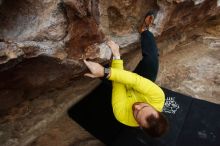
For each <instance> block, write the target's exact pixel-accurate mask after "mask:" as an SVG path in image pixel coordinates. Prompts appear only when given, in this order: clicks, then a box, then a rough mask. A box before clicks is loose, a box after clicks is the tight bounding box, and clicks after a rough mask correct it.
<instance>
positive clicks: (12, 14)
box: [0, 0, 220, 146]
mask: <svg viewBox="0 0 220 146" xmlns="http://www.w3.org/2000/svg"><path fill="white" fill-rule="evenodd" d="M151 9H153V10H155V11H156V12H157V17H156V19H155V25H154V26H153V27H152V28H151V29H150V30H151V31H152V32H153V33H154V35H155V37H156V39H157V43H158V48H159V51H160V60H161V64H160V73H159V76H158V80H157V83H158V84H160V85H162V86H163V87H167V88H170V89H173V90H176V91H178V92H182V93H185V94H188V95H191V96H194V97H196V98H201V99H205V100H208V101H211V102H215V103H220V102H219V101H220V100H219V98H218V97H219V76H218V75H219V56H218V54H219V47H220V42H219V39H220V34H219V32H220V27H219V25H220V21H219V18H220V2H219V0H0V81H1V82H0V145H3V146H25V145H34V146H37V145H39V146H40V145H54V143H53V142H52V141H53V139H56V138H51V137H57V139H61V140H63V143H59V146H68V145H74V144H75V145H94V143H96V144H97V145H103V144H102V143H101V142H99V141H98V140H95V139H94V137H93V136H91V135H90V134H89V133H87V132H85V131H84V129H82V128H80V127H79V125H77V124H74V122H73V125H71V122H72V121H70V119H68V117H66V116H67V115H66V112H67V110H68V109H69V108H70V107H71V106H73V105H74V104H75V103H76V102H78V101H79V100H81V99H82V98H83V97H84V96H85V95H87V94H89V93H90V92H91V91H92V90H93V89H94V88H95V87H96V86H97V85H98V84H99V83H100V81H99V80H98V79H97V80H92V79H87V78H85V77H83V74H84V73H85V72H86V71H88V70H87V69H86V67H85V65H84V64H83V61H82V60H83V59H86V58H87V59H90V60H94V61H97V62H99V63H101V64H106V63H109V58H110V57H111V52H110V51H109V48H108V47H107V45H106V40H108V39H112V40H114V41H116V42H117V43H118V44H119V45H120V48H121V53H122V58H123V59H124V60H125V66H126V69H128V70H133V69H134V68H135V66H136V65H137V63H138V61H139V60H140V59H141V54H140V44H139V34H138V32H137V28H138V27H139V26H140V25H141V23H142V22H143V17H144V15H145V14H146V12H147V11H148V10H151ZM62 122H64V123H66V124H67V125H68V124H69V125H71V126H70V127H71V128H72V129H74V127H75V130H76V131H75V133H74V132H70V133H69V135H66V137H65V135H64V133H65V132H63V133H62V132H61V131H60V129H59V128H60V126H61V125H60V123H62ZM52 124H53V126H51V125H52ZM63 128H64V129H65V130H66V132H67V133H68V128H67V127H65V126H64V127H63ZM56 131H57V135H56V134H54V133H55V132H56ZM83 131H84V132H83ZM76 133H80V134H79V135H76ZM41 136H42V137H41ZM71 137H75V139H71ZM83 137H84V138H85V141H84V143H82V140H83ZM37 138H39V139H37ZM47 138H48V139H47ZM47 140H48V141H47ZM86 141H87V142H88V143H86ZM45 142H48V143H45ZM54 142H55V141H54Z"/></svg>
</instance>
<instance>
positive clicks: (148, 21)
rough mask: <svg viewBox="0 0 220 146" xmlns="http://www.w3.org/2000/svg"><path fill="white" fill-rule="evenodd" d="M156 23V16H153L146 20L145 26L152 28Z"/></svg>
mask: <svg viewBox="0 0 220 146" xmlns="http://www.w3.org/2000/svg"><path fill="white" fill-rule="evenodd" d="M153 22H154V16H153V15H150V16H147V17H146V18H145V24H146V26H151V25H152V24H153Z"/></svg>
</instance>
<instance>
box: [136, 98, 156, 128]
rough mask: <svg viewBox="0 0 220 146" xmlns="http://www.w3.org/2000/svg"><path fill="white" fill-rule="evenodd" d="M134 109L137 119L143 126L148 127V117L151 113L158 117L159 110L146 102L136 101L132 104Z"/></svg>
mask: <svg viewBox="0 0 220 146" xmlns="http://www.w3.org/2000/svg"><path fill="white" fill-rule="evenodd" d="M132 110H133V115H134V118H135V120H136V121H137V123H138V124H139V125H140V126H141V127H145V128H147V127H148V123H147V121H146V118H147V117H149V116H150V115H154V116H155V117H158V113H157V111H156V110H155V109H154V108H153V107H152V106H150V105H149V104H147V103H144V102H136V103H134V104H133V106H132Z"/></svg>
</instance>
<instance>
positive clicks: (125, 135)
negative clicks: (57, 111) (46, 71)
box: [69, 82, 220, 146]
mask: <svg viewBox="0 0 220 146" xmlns="http://www.w3.org/2000/svg"><path fill="white" fill-rule="evenodd" d="M163 90H164V92H165V95H166V103H165V108H164V111H163V112H164V114H165V115H166V116H167V118H168V121H169V123H170V129H169V132H168V133H167V134H165V135H164V136H163V137H161V138H157V139H154V138H151V137H149V136H147V135H146V134H144V133H143V132H142V131H141V130H140V129H139V128H131V127H127V126H125V125H122V124H120V123H119V122H117V120H116V119H115V118H114V116H113V113H112V108H111V85H110V84H109V83H108V82H106V83H105V82H103V83H102V84H101V85H100V86H99V87H98V88H97V89H95V90H94V91H93V92H92V93H91V94H90V95H88V97H86V98H84V99H83V100H82V101H80V102H79V103H78V104H76V105H75V106H74V107H72V108H71V109H70V110H69V115H70V117H72V118H73V119H74V120H75V121H77V122H78V123H79V124H80V125H81V126H82V127H84V128H85V129H86V130H87V131H89V132H90V133H91V134H93V135H94V136H95V137H97V138H98V139H100V140H101V141H103V142H104V143H105V144H106V145H112V146H161V145H163V146H191V145H192V146H195V145H197V146H219V145H220V105H218V104H214V103H210V102H207V101H203V100H198V99H195V98H192V97H189V96H186V95H183V94H180V93H176V92H173V91H171V90H168V89H164V88H163Z"/></svg>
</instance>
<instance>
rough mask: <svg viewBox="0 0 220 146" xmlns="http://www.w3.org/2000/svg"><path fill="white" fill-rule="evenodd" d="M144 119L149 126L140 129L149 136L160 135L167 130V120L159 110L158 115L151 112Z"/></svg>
mask: <svg viewBox="0 0 220 146" xmlns="http://www.w3.org/2000/svg"><path fill="white" fill-rule="evenodd" d="M146 121H147V123H148V124H149V126H148V127H147V128H145V127H142V129H143V130H144V131H145V132H146V133H147V134H148V135H150V136H151V137H155V138H156V137H160V136H162V135H163V134H165V133H166V132H167V131H168V128H169V124H168V120H167V118H166V117H165V116H164V115H163V114H162V113H161V112H158V117H155V116H154V115H153V114H152V115H150V116H148V117H147V118H146Z"/></svg>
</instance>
